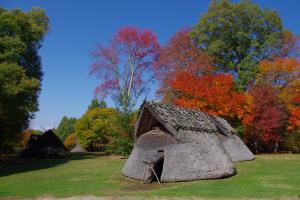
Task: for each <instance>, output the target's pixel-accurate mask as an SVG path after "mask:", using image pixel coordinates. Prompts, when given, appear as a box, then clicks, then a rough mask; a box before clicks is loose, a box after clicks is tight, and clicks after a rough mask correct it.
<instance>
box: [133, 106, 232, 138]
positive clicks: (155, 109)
mask: <svg viewBox="0 0 300 200" xmlns="http://www.w3.org/2000/svg"><path fill="white" fill-rule="evenodd" d="M147 113H148V114H150V115H152V116H154V117H155V119H156V120H157V121H158V122H159V123H161V124H162V125H163V126H164V127H165V128H166V129H168V131H170V133H171V134H173V135H174V134H177V133H178V130H180V129H183V130H191V131H199V132H201V131H205V132H209V133H215V132H220V133H222V134H224V135H226V136H230V135H232V134H235V133H236V131H235V130H234V129H233V128H232V127H231V126H230V124H229V123H228V122H227V121H226V120H225V119H223V118H221V117H217V116H212V115H209V114H207V113H205V112H200V111H197V110H191V109H186V108H182V107H178V106H175V105H170V104H161V103H155V102H150V101H145V102H144V103H143V105H142V107H141V113H140V117H139V119H138V121H137V124H136V129H135V138H137V137H139V135H141V134H142V132H146V131H149V130H145V128H144V126H145V123H143V121H149V119H148V120H147V119H145V115H147ZM151 121H152V120H151ZM149 127H151V125H150V124H149Z"/></svg>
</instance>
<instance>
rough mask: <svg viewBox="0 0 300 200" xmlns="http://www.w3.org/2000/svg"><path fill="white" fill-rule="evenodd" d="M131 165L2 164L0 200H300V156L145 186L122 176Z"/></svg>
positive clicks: (79, 159)
mask: <svg viewBox="0 0 300 200" xmlns="http://www.w3.org/2000/svg"><path fill="white" fill-rule="evenodd" d="M125 161H126V160H124V159H119V158H117V157H104V156H101V155H74V156H73V157H72V158H71V159H69V160H34V161H14V163H11V162H2V163H1V162H0V199H1V198H3V199H5V198H7V197H17V198H30V197H37V196H45V195H47V196H55V197H68V196H78V195H95V196H112V197H115V196H117V197H120V196H122V197H123V196H138V197H158V196H160V197H202V198H228V199H232V198H236V199H240V198H243V199H248V198H249V199H250V198H271V199H278V198H288V197H294V198H297V197H298V198H300V155H289V154H284V155H259V156H257V158H256V160H255V161H250V162H242V163H237V170H238V174H237V175H235V176H233V177H231V178H226V179H220V180H203V181H193V182H182V183H172V184H170V183H169V184H162V185H159V184H157V183H152V184H145V185H143V184H142V183H141V182H138V181H134V180H131V179H127V178H125V177H123V176H122V175H121V168H122V166H123V164H124V163H125Z"/></svg>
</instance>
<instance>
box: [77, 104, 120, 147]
mask: <svg viewBox="0 0 300 200" xmlns="http://www.w3.org/2000/svg"><path fill="white" fill-rule="evenodd" d="M117 116H118V111H117V110H116V109H113V108H94V109H90V110H87V112H86V113H85V114H84V115H83V116H82V117H81V118H80V119H79V120H78V122H77V123H76V126H75V133H76V135H77V138H78V141H79V143H80V144H81V145H82V146H83V147H84V148H86V149H93V146H95V145H99V144H100V145H103V146H104V147H105V148H108V146H109V145H110V143H111V142H112V140H113V139H112V138H113V137H116V135H117V133H118V129H119V128H118V123H117Z"/></svg>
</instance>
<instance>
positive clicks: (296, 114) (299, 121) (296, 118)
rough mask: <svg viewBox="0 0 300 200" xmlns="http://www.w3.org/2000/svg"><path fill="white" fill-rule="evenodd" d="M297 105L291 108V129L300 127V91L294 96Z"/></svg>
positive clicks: (294, 129) (289, 127)
mask: <svg viewBox="0 0 300 200" xmlns="http://www.w3.org/2000/svg"><path fill="white" fill-rule="evenodd" d="M294 103H295V106H294V107H293V108H292V109H291V110H290V118H289V121H288V123H289V126H288V129H289V130H290V131H296V130H299V128H300V92H299V93H298V94H297V96H296V97H295V98H294Z"/></svg>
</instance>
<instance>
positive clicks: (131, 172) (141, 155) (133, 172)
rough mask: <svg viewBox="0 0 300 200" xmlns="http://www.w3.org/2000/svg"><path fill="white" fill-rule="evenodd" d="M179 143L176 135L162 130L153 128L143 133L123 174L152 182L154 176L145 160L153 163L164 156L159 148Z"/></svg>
mask: <svg viewBox="0 0 300 200" xmlns="http://www.w3.org/2000/svg"><path fill="white" fill-rule="evenodd" d="M176 143H178V142H177V141H176V139H175V138H174V137H172V136H171V135H170V134H167V133H165V132H163V131H161V130H152V131H149V132H147V133H145V134H143V135H141V136H140V137H139V138H138V140H137V141H136V142H135V145H134V148H133V150H132V152H131V154H130V156H129V158H128V160H127V162H126V164H125V166H124V167H123V171H122V172H123V174H124V175H125V176H128V177H130V178H134V179H137V180H143V177H144V181H145V182H151V180H152V179H153V178H154V177H153V174H152V171H151V170H150V168H149V166H148V165H145V163H144V161H150V162H152V163H155V162H157V161H158V160H159V159H161V158H162V156H163V155H162V153H160V152H159V150H163V149H165V147H166V146H168V145H172V144H176Z"/></svg>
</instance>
